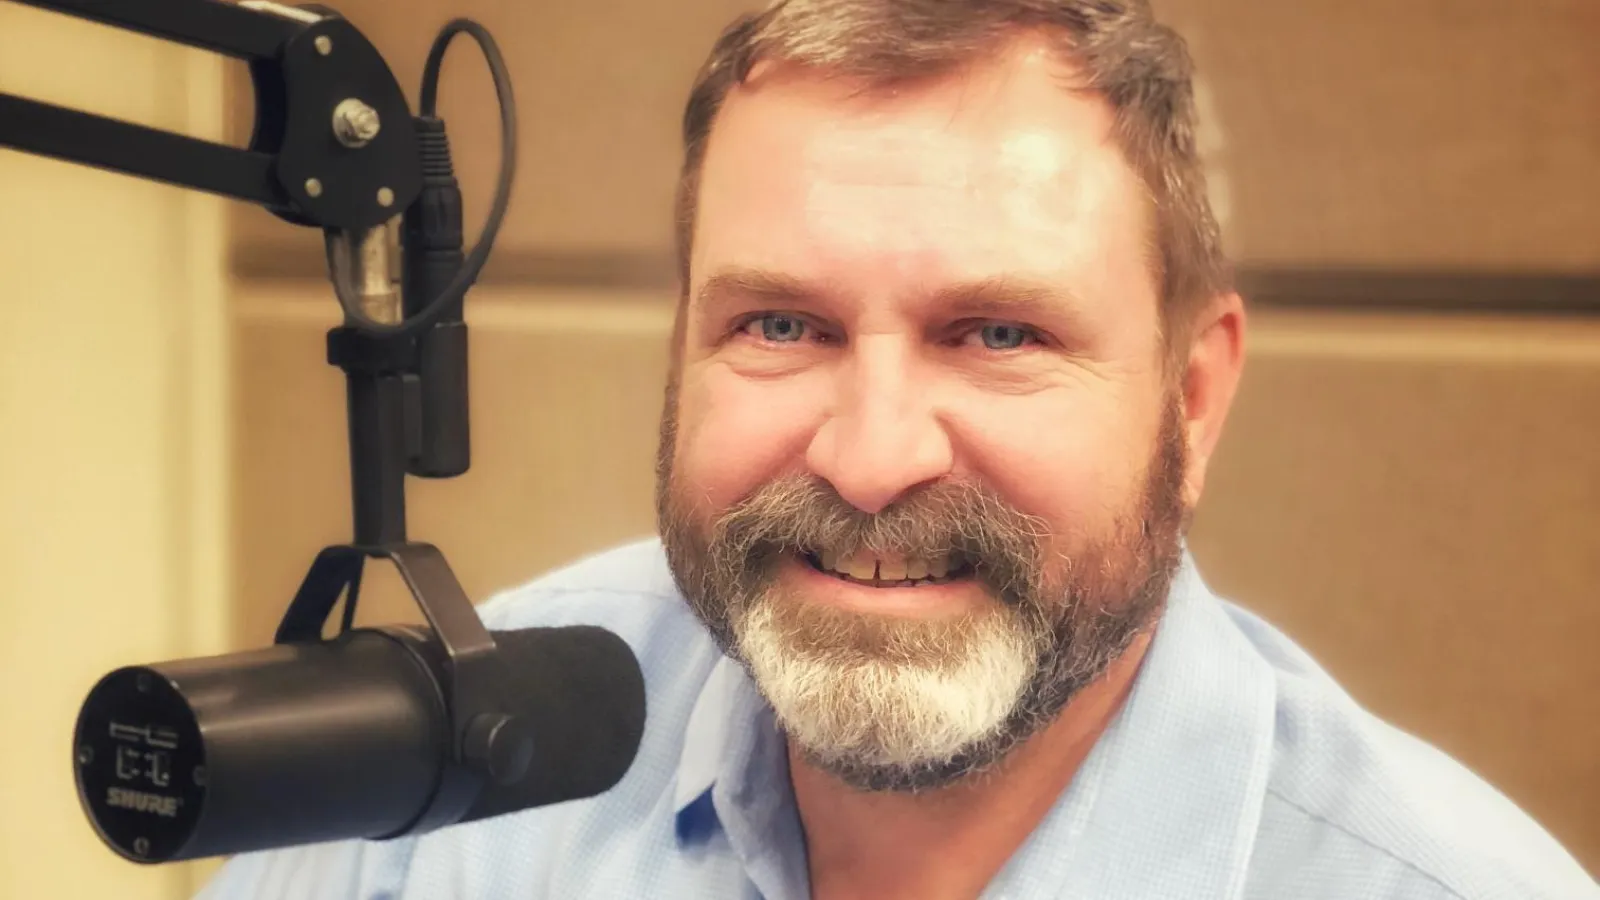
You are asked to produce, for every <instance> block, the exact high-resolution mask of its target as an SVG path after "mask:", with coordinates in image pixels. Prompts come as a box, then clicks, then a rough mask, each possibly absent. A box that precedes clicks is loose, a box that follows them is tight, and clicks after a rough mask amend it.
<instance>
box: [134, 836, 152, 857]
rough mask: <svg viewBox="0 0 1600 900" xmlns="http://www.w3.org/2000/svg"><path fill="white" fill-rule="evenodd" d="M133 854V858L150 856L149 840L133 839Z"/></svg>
mask: <svg viewBox="0 0 1600 900" xmlns="http://www.w3.org/2000/svg"><path fill="white" fill-rule="evenodd" d="M133 853H134V855H135V856H149V855H150V839H149V838H142V837H141V838H134V839H133Z"/></svg>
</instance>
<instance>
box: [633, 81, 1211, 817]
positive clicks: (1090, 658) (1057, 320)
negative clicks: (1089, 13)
mask: <svg viewBox="0 0 1600 900" xmlns="http://www.w3.org/2000/svg"><path fill="white" fill-rule="evenodd" d="M1062 78H1063V71H1062V69H1061V68H1060V65H1059V64H1058V63H1056V62H1055V61H1053V60H1052V59H1051V58H1049V57H1048V56H1046V55H1045V54H1043V53H1039V52H1031V53H1030V52H1019V53H1018V54H1016V55H1014V56H1013V57H1012V58H1010V59H1008V60H1007V61H1006V62H1005V63H1004V64H1002V65H996V66H993V67H991V68H989V69H987V70H981V71H975V72H970V73H965V74H963V75H962V76H961V77H959V78H950V79H947V80H941V81H938V82H932V83H928V84H926V85H917V86H913V87H907V88H903V89H900V90H897V91H893V92H889V91H863V90H861V89H860V87H859V86H858V85H851V84H848V83H845V82H842V81H839V80H824V79H821V78H818V77H815V76H814V75H808V74H806V73H797V72H784V71H781V70H774V71H771V72H765V73H758V77H757V78H756V79H754V80H753V83H752V84H751V85H749V86H747V87H745V88H741V89H736V90H735V91H734V93H733V94H732V95H730V97H729V98H728V101H727V103H726V105H725V106H724V107H723V110H722V112H721V114H720V116H719V118H718V121H717V124H716V126H715V130H714V132H713V135H712V138H711V141H710V145H709V149H708V153H707V157H706V160H705V166H704V171H703V174H702V179H701V187H700V197H699V215H698V222H697V227H696V233H695V237H694V245H693V255H692V258H691V261H690V272H691V283H690V284H689V285H688V302H687V306H686V308H685V309H684V311H683V316H684V319H683V321H682V323H681V324H682V330H683V335H684V343H683V345H682V346H681V347H680V348H678V349H679V351H680V352H681V354H682V356H681V366H680V368H679V370H678V374H677V383H676V386H675V390H674V391H673V396H672V397H669V400H668V408H667V409H666V411H665V416H664V426H663V446H662V464H663V465H662V483H661V497H660V505H661V519H662V532H663V538H664V541H665V543H666V546H667V550H668V554H669V559H670V561H671V563H672V566H673V569H674V572H675V574H676V576H677V578H678V581H679V583H680V586H682V588H683V590H684V593H685V595H686V596H687V597H688V599H689V600H690V602H691V603H692V604H693V605H694V607H695V609H696V611H697V612H698V613H699V614H700V616H701V617H702V618H703V619H705V621H706V622H707V625H708V626H709V627H710V628H711V630H712V631H713V633H714V634H716V635H717V637H718V639H719V640H720V641H721V642H722V643H723V645H724V647H725V649H726V650H727V651H728V652H729V653H730V654H732V655H734V656H735V657H737V658H739V659H740V660H741V661H743V662H744V663H745V665H746V666H747V667H748V668H749V669H750V671H751V673H752V675H753V677H754V680H755V682H756V684H757V686H758V687H759V688H760V690H761V691H762V692H763V694H764V695H765V696H766V697H767V699H768V700H769V702H770V703H771V704H772V706H773V708H774V710H775V711H776V713H777V716H778V719H779V722H780V724H781V725H782V726H783V728H784V729H785V731H786V733H787V734H788V736H789V739H790V740H791V742H792V743H793V744H794V745H795V747H796V749H797V750H798V751H799V752H801V753H802V754H803V755H804V756H805V757H806V758H807V759H809V760H810V761H812V762H813V763H814V764H817V765H820V766H823V767H824V768H827V769H828V770H830V771H832V772H834V773H835V774H837V775H839V776H840V777H841V778H843V779H845V780H846V781H847V782H850V783H852V784H855V785H857V786H859V787H863V788H869V789H870V788H878V789H883V788H889V789H916V788H925V787H930V786H937V785H940V784H945V783H948V782H950V781H953V780H955V779H958V778H960V777H962V776H964V775H966V774H968V773H970V772H972V771H974V770H977V769H981V768H983V767H985V766H987V765H989V764H990V763H993V762H995V761H996V760H998V759H999V758H1001V757H1002V756H1003V755H1004V754H1005V752H1006V751H1007V750H1009V749H1010V748H1011V747H1013V746H1015V744H1016V743H1017V742H1018V741H1020V740H1021V739H1022V738H1024V737H1026V736H1028V735H1029V734H1031V733H1033V732H1034V731H1036V730H1037V729H1038V728H1040V727H1042V726H1043V725H1044V724H1047V723H1048V721H1049V720H1050V719H1052V718H1054V716H1055V714H1056V713H1058V712H1059V711H1060V709H1061V708H1062V707H1063V705H1064V704H1065V703H1066V702H1067V701H1068V700H1069V699H1070V698H1071V697H1072V696H1073V695H1074V694H1075V693H1076V692H1077V691H1078V690H1079V689H1080V688H1082V687H1083V686H1084V685H1085V684H1086V683H1088V682H1089V681H1092V680H1093V679H1094V678H1096V677H1098V676H1099V675H1100V674H1102V673H1103V672H1104V670H1105V668H1106V667H1107V666H1108V665H1109V664H1110V662H1112V661H1113V660H1114V659H1116V658H1117V657H1118V656H1119V655H1120V654H1121V653H1122V652H1123V651H1124V650H1125V649H1126V648H1127V647H1128V645H1129V644H1130V643H1131V642H1132V641H1133V639H1134V638H1135V637H1136V636H1137V635H1138V634H1139V633H1140V632H1141V631H1143V630H1144V629H1146V628H1147V627H1148V625H1149V624H1150V622H1151V621H1152V619H1153V617H1154V614H1155V611H1156V610H1157V608H1158V607H1159V605H1160V602H1161V600H1162V599H1163V598H1164V596H1165V592H1166V587H1167V584H1168V582H1169V580H1170V577H1171V573H1172V570H1173V568H1174V567H1175V565H1176V560H1177V558H1178V552H1179V551H1178V545H1179V536H1180V532H1181V529H1182V527H1183V525H1182V522H1183V519H1184V509H1183V502H1182V500H1181V495H1182V489H1181V484H1182V480H1183V476H1184V471H1183V469H1184V464H1185V463H1184V440H1183V428H1182V412H1181V409H1180V407H1179V405H1178V404H1179V401H1178V398H1177V394H1176V393H1175V392H1174V391H1173V390H1169V385H1170V384H1171V379H1170V378H1168V377H1167V373H1165V372H1164V370H1163V367H1162V360H1163V354H1164V349H1163V344H1162V340H1161V336H1160V331H1161V329H1160V318H1159V312H1158V304H1157V299H1156V295H1155V281H1154V278H1153V277H1152V270H1151V265H1150V260H1151V258H1152V257H1151V250H1150V245H1149V238H1148V236H1149V235H1150V233H1151V229H1150V224H1149V218H1148V211H1147V202H1146V200H1145V199H1144V198H1145V194H1144V191H1143V188H1142V185H1141V184H1140V182H1139V179H1138V178H1137V176H1136V175H1135V174H1134V172H1133V171H1132V169H1131V168H1130V167H1129V166H1128V165H1127V163H1126V162H1125V161H1124V159H1123V157H1122V156H1121V154H1120V153H1119V151H1118V149H1117V147H1116V145H1115V143H1114V142H1113V140H1112V138H1111V132H1110V128H1111V121H1112V119H1111V112H1110V110H1109V108H1108V107H1107V106H1106V105H1105V103H1104V101H1102V100H1099V99H1097V98H1094V97H1092V96H1089V95H1083V94H1077V93H1073V92H1070V91H1068V90H1065V89H1064V88H1063V81H1062Z"/></svg>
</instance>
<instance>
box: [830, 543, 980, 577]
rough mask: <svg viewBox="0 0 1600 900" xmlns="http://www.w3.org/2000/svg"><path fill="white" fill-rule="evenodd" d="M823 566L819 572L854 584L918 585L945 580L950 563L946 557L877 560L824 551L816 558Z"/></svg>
mask: <svg viewBox="0 0 1600 900" xmlns="http://www.w3.org/2000/svg"><path fill="white" fill-rule="evenodd" d="M817 557H818V559H819V560H820V561H821V563H822V568H823V569H825V570H828V571H832V572H838V573H839V574H841V575H848V576H850V577H851V578H854V579H856V580H857V581H872V580H874V579H876V580H879V581H905V580H908V579H909V580H911V581H919V580H921V579H924V578H944V577H945V576H946V575H949V574H950V570H951V568H952V560H951V558H950V556H949V555H945V556H940V557H937V558H935V559H922V558H920V557H918V558H912V559H905V558H901V557H897V558H894V559H879V558H878V557H876V556H873V555H872V554H870V553H857V554H854V555H851V556H842V555H840V554H839V553H838V552H836V551H833V550H824V551H822V552H821V553H819V554H817Z"/></svg>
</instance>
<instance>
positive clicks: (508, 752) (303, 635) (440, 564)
mask: <svg viewBox="0 0 1600 900" xmlns="http://www.w3.org/2000/svg"><path fill="white" fill-rule="evenodd" d="M369 557H371V558H373V559H387V560H389V561H390V562H391V563H393V564H394V567H395V570H396V571H398V572H399V573H400V577H401V578H402V579H403V580H404V581H405V584H406V587H407V589H409V591H410V592H411V596H412V599H414V600H415V601H416V603H417V606H418V607H419V608H420V609H421V610H422V614H423V616H424V617H425V618H426V619H427V621H428V625H429V626H430V627H431V628H432V630H433V633H434V634H435V635H436V636H437V637H438V639H439V643H440V645H441V646H442V647H443V649H444V653H445V655H446V657H447V658H446V660H445V665H444V666H442V667H441V668H442V670H443V671H444V673H445V681H446V685H445V690H446V693H447V696H446V697H444V698H443V700H444V702H445V704H446V708H447V709H448V710H449V713H450V721H451V722H452V723H453V726H454V734H453V735H452V739H451V747H450V754H449V756H450V759H451V764H450V765H448V766H446V767H445V769H444V771H443V773H442V775H441V780H440V783H439V784H438V785H437V786H436V789H435V791H434V794H433V800H432V801H431V802H430V803H429V804H428V806H427V808H426V809H425V810H424V811H423V812H422V813H421V814H420V815H419V816H418V818H417V819H416V821H414V822H412V823H410V824H408V825H407V826H405V827H404V828H401V829H400V830H398V831H396V832H395V833H394V834H391V835H385V837H386V838H388V837H399V836H401V835H404V834H420V833H423V832H427V831H431V830H432V829H434V828H437V827H439V826H441V825H445V824H448V823H451V822H455V821H458V820H460V818H461V817H462V816H463V815H464V814H465V813H466V811H467V809H468V808H469V807H470V806H471V805H472V803H473V801H474V800H476V799H477V797H478V795H479V794H480V792H481V791H482V789H483V787H484V785H485V783H486V781H492V782H495V783H500V784H510V783H513V782H516V781H518V780H520V779H521V778H522V777H523V775H524V774H525V773H526V772H527V770H528V767H529V764H530V763H531V762H532V759H533V753H534V740H533V734H532V731H531V728H530V726H529V723H528V722H527V721H526V720H524V719H523V718H522V717H519V716H517V715H514V714H512V713H510V712H509V710H510V709H511V708H512V706H511V703H510V701H509V698H507V697H505V696H503V692H502V685H504V684H507V683H508V679H507V678H506V677H505V673H504V672H503V671H502V666H503V665H504V663H503V661H502V659H501V658H500V656H499V654H498V653H497V652H496V648H495V642H494V637H493V636H492V635H490V633H489V631H488V629H487V628H485V627H484V624H483V621H482V620H481V619H480V618H479V617H478V614H477V611H476V610H475V609H474V608H473V606H472V603H471V601H470V600H468V599H467V595H466V593H465V592H464V591H463V590H462V589H461V584H460V582H459V581H457V580H456V576H455V574H454V573H453V572H452V571H451V569H450V564H449V563H448V562H446V561H445V558H444V554H442V553H440V552H439V550H438V548H436V547H434V546H433V545H431V544H426V543H418V542H405V543H397V544H384V545H376V546H374V545H368V546H357V545H354V544H341V545H335V546H330V547H326V548H324V549H323V550H322V552H321V553H319V554H317V558H316V560H315V561H313V562H312V564H311V569H310V571H309V572H307V573H306V577H305V579H304V580H303V581H302V582H301V584H300V589H299V590H298V591H297V592H296V593H295V596H294V600H292V601H291V602H290V604H289V608H288V609H287V610H286V611H285V612H284V616H283V621H282V622H281V623H280V624H279V626H278V632H277V635H276V637H275V642H276V643H279V644H286V643H295V642H309V641H318V640H321V639H322V632H323V629H324V628H325V627H326V623H327V620H328V616H329V615H330V614H331V613H332V612H333V608H334V606H335V605H336V604H337V603H338V602H339V598H340V596H341V595H342V596H343V597H344V609H343V613H342V616H343V621H342V622H341V625H340V632H341V633H344V632H348V631H350V630H351V629H352V627H353V625H354V619H355V610H356V601H357V599H358V597H359V595H360V592H361V575H362V571H363V569H364V567H365V563H366V560H367V559H368V558H369Z"/></svg>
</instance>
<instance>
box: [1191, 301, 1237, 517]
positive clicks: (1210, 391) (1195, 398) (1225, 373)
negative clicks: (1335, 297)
mask: <svg viewBox="0 0 1600 900" xmlns="http://www.w3.org/2000/svg"><path fill="white" fill-rule="evenodd" d="M1189 335H1190V344H1189V357H1188V365H1187V367H1186V368H1185V369H1184V373H1183V384H1182V398H1183V418H1184V431H1185V434H1186V436H1187V438H1188V450H1189V468H1188V472H1187V473H1186V475H1185V478H1184V500H1185V501H1186V502H1187V504H1188V505H1189V507H1190V508H1191V509H1192V508H1193V507H1194V506H1195V505H1196V504H1198V503H1199V502H1200V495H1201V493H1202V492H1203V490H1204V488H1205V482H1206V470H1207V468H1208V467H1209V465H1210V462H1211V454H1212V453H1213V452H1214V451H1215V450H1216V448H1217V441H1218V440H1219V439H1220V438H1221V437H1222V426H1223V423H1224V422H1225V421H1226V420H1227V418H1228V410H1229V409H1230V408H1231V407H1232V406H1233V395H1234V393H1235V392H1236V391H1237V390H1238V387H1239V376H1240V375H1241V374H1243V371H1244V338H1245V312H1244V300H1243V299H1242V298H1240V297H1239V295H1238V294H1235V293H1229V294H1225V295H1222V296H1218V297H1216V298H1215V299H1213V300H1212V301H1211V303H1209V304H1207V306H1206V307H1205V308H1204V311H1203V312H1201V313H1200V315H1199V316H1198V317H1197V318H1196V320H1195V321H1194V323H1193V327H1192V328H1191V329H1190V331H1189Z"/></svg>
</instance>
